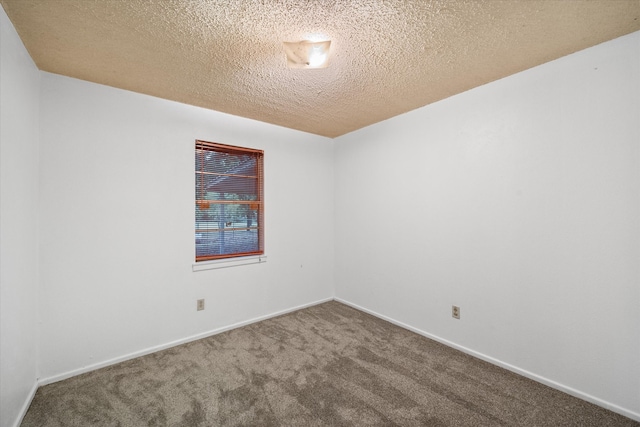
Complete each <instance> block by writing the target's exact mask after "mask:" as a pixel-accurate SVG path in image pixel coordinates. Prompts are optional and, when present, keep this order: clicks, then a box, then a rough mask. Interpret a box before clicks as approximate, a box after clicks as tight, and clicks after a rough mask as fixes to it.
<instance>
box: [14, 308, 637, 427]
mask: <svg viewBox="0 0 640 427" xmlns="http://www.w3.org/2000/svg"><path fill="white" fill-rule="evenodd" d="M394 425H398V426H554V427H555V426H598V427H602V426H640V423H637V422H635V421H633V420H630V419H628V418H625V417H622V416H620V415H618V414H615V413H613V412H610V411H607V410H605V409H603V408H600V407H598V406H595V405H592V404H589V403H587V402H584V401H582V400H579V399H576V398H573V397H571V396H569V395H567V394H564V393H561V392H559V391H556V390H554V389H551V388H549V387H546V386H544V385H541V384H538V383H536V382H534V381H531V380H528V379H526V378H524V377H521V376H518V375H516V374H514V373H511V372H509V371H506V370H504V369H502V368H498V367H496V366H493V365H491V364H489V363H486V362H483V361H481V360H478V359H475V358H473V357H471V356H468V355H466V354H464V353H461V352H459V351H457V350H453V349H451V348H448V347H446V346H444V345H442V344H439V343H437V342H435V341H432V340H429V339H427V338H424V337H422V336H419V335H417V334H414V333H412V332H409V331H407V330H404V329H402V328H399V327H397V326H394V325H392V324H390V323H388V322H385V321H383V320H380V319H377V318H375V317H373V316H370V315H368V314H365V313H362V312H360V311H357V310H354V309H353V308H350V307H348V306H345V305H343V304H340V303H337V302H328V303H325V304H321V305H317V306H314V307H310V308H307V309H304V310H300V311H297V312H294V313H290V314H287V315H284V316H280V317H277V318H273V319H269V320H265V321H263V322H260V323H255V324H252V325H249V326H246V327H243V328H239V329H235V330H233V331H229V332H225V333H222V334H219V335H215V336H212V337H209V338H206V339H202V340H199V341H195V342H192V343H189V344H185V345H181V346H179V347H174V348H171V349H168V350H164V351H161V352H158V353H154V354H151V355H148V356H144V357H140V358H137V359H134V360H130V361H127V362H123V363H120V364H118V365H114V366H110V367H107V368H104V369H100V370H97V371H93V372H90V373H87V374H84V375H80V376H77V377H74V378H70V379H67V380H64V381H61V382H58V383H55V384H50V385H47V386H44V387H41V388H40V389H39V390H38V391H37V393H36V396H35V399H34V401H33V403H32V404H31V407H30V408H29V411H28V413H27V415H26V417H25V419H24V421H23V423H22V426H23V427H31V426H120V427H126V426H194V427H195V426H394Z"/></svg>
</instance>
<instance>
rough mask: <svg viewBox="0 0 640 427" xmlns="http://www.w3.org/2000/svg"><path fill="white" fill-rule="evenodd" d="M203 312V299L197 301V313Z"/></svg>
mask: <svg viewBox="0 0 640 427" xmlns="http://www.w3.org/2000/svg"><path fill="white" fill-rule="evenodd" d="M200 310H204V299H199V300H198V311H200Z"/></svg>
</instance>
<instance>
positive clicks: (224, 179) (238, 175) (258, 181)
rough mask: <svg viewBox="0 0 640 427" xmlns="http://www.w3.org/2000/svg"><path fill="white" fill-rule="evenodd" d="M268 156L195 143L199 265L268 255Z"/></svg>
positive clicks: (257, 151)
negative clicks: (265, 162) (265, 169)
mask: <svg viewBox="0 0 640 427" xmlns="http://www.w3.org/2000/svg"><path fill="white" fill-rule="evenodd" d="M263 156H264V153H263V151H262V150H255V149H251V148H242V147H235V146H231V145H224V144H217V143H213V142H206V141H200V140H197V141H196V150H195V174H196V177H195V185H196V188H195V189H196V191H195V193H196V194H195V219H196V228H195V242H196V261H206V260H213V259H222V258H231V257H239V256H247V255H262V254H264V191H263V180H264V178H263V175H264V174H263Z"/></svg>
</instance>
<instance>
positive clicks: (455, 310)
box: [451, 305, 460, 319]
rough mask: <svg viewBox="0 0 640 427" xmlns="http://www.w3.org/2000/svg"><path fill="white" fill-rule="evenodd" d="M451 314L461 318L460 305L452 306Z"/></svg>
mask: <svg viewBox="0 0 640 427" xmlns="http://www.w3.org/2000/svg"><path fill="white" fill-rule="evenodd" d="M451 316H452V317H453V318H454V319H459V318H460V307H458V306H457V305H452V306H451Z"/></svg>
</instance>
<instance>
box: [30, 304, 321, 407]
mask: <svg viewBox="0 0 640 427" xmlns="http://www.w3.org/2000/svg"><path fill="white" fill-rule="evenodd" d="M328 301H333V297H329V298H324V299H321V300H318V301H314V302H311V303H307V304H303V305H299V306H297V307H292V308H288V309H285V310H281V311H277V312H275V313H271V314H267V315H264V316H260V317H255V318H253V319H249V320H245V321H242V322H238V323H234V324H231V325H227V326H223V327H221V328H217V329H212V330H210V331H207V332H203V333H200V334H196V335H192V336H189V337H186V338H181V339H179V340H175V341H171V342H168V343H165V344H161V345H157V346H153V347H149V348H146V349H143V350H139V351H135V352H133V353H129V354H127V355H124V356H120V357H115V358H113V359H109V360H105V361H102V362H99V363H94V364H92V365H88V366H84V367H82V368H79V369H74V370H71V371H68V372H64V373H62V374H58V375H53V376H50V377H47V378H41V379H39V380H38V385H40V386H43V385H47V384H51V383H55V382H58V381H62V380H65V379H67V378H71V377H75V376H76V375H80V374H84V373H86V372H91V371H95V370H96V369H100V368H104V367H106V366H111V365H115V364H116V363H120V362H124V361H126V360H131V359H135V358H136V357H140V356H146V355H147V354H151V353H155V352H156V351H160V350H165V349H167V348H171V347H175V346H178V345H182V344H186V343H188V342H191V341H197V340H200V339H203V338H207V337H210V336H212V335H217V334H220V333H222V332H226V331H230V330H232V329H236V328H241V327H243V326H247V325H250V324H252V323H256V322H260V321H262V320H267V319H271V318H273V317H278V316H281V315H283V314H287V313H291V312H293V311H298V310H302V309H303V308H307V307H312V306H314V305H318V304H322V303H325V302H328ZM34 393H35V391H34ZM29 403H30V401H29ZM27 408H28V405H27Z"/></svg>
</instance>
